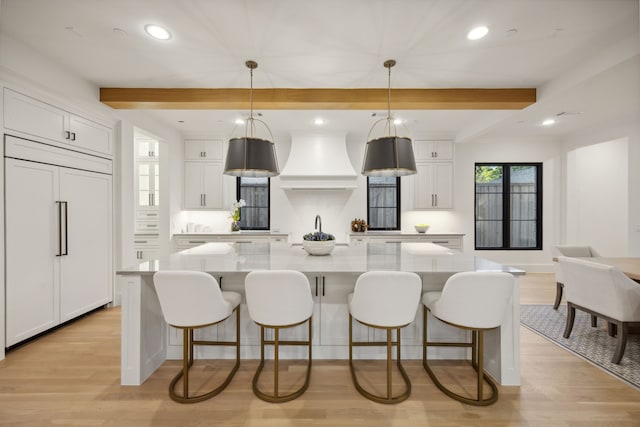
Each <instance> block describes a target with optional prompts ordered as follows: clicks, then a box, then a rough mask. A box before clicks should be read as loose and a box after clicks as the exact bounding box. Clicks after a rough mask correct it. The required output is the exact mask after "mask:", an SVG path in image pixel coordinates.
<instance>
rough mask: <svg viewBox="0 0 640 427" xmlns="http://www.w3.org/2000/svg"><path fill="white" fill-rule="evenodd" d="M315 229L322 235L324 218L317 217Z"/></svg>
mask: <svg viewBox="0 0 640 427" xmlns="http://www.w3.org/2000/svg"><path fill="white" fill-rule="evenodd" d="M318 223H320V228H318ZM315 228H317V229H318V231H319V232H320V233H322V218H320V215H316V223H315Z"/></svg>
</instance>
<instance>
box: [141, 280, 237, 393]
mask: <svg viewBox="0 0 640 427" xmlns="http://www.w3.org/2000/svg"><path fill="white" fill-rule="evenodd" d="M153 283H154V285H155V288H156V293H157V294H158V300H159V301H160V307H161V309H162V314H163V315H164V319H165V321H166V322H167V323H168V324H169V325H171V326H173V327H174V328H178V329H182V337H183V342H182V346H183V352H182V370H181V371H180V372H178V374H177V375H176V376H175V377H174V378H173V380H171V384H170V385H169V396H170V397H171V399H173V400H175V401H176V402H180V403H195V402H201V401H203V400H207V399H210V398H212V397H213V396H215V395H217V394H219V393H220V392H221V391H222V390H224V389H225V388H226V387H227V385H229V383H230V382H231V379H232V378H233V376H234V374H235V373H236V371H237V370H238V367H239V366H240V310H239V309H238V307H239V306H240V301H241V295H240V294H239V293H237V292H223V291H221V290H220V287H219V286H218V282H217V281H216V279H215V278H213V276H211V275H210V274H207V273H203V272H200V271H159V272H157V273H156V274H154V275H153ZM233 312H235V313H236V340H235V341H205V340H194V339H193V330H194V329H199V328H204V327H207V326H211V325H215V324H217V323H220V322H222V321H224V320H226V319H227V318H229V317H230V316H231V314H232V313H233ZM194 345H211V346H233V347H235V348H236V363H235V365H234V366H233V368H232V369H231V372H230V373H229V375H228V376H227V377H226V378H225V380H224V381H223V382H222V384H221V385H219V386H218V387H216V388H215V389H213V390H211V391H209V392H207V393H204V394H199V395H196V396H190V395H189V368H191V366H192V365H193V346H194ZM180 378H183V381H182V394H181V395H180V394H178V393H177V392H176V391H175V385H176V383H177V382H178V380H180Z"/></svg>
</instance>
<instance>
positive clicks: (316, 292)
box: [316, 276, 318, 296]
mask: <svg viewBox="0 0 640 427" xmlns="http://www.w3.org/2000/svg"><path fill="white" fill-rule="evenodd" d="M316 296H318V276H316Z"/></svg>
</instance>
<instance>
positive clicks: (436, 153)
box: [414, 140, 453, 161]
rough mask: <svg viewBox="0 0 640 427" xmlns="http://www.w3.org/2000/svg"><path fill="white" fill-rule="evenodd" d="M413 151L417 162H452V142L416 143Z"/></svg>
mask: <svg viewBox="0 0 640 427" xmlns="http://www.w3.org/2000/svg"><path fill="white" fill-rule="evenodd" d="M414 151H415V158H416V160H417V161H421V160H428V161H432V160H452V159H453V141H447V140H442V141H416V142H415V143H414Z"/></svg>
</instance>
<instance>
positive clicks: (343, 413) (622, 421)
mask: <svg viewBox="0 0 640 427" xmlns="http://www.w3.org/2000/svg"><path fill="white" fill-rule="evenodd" d="M554 295H555V283H554V282H553V276H552V275H543V274H533V275H527V276H526V277H525V278H523V279H522V280H521V302H523V303H544V304H551V303H552V302H553V298H554ZM119 330H120V312H119V310H118V309H108V310H102V311H100V312H97V313H95V314H93V315H90V316H88V317H86V318H84V319H82V320H80V321H78V322H75V323H73V324H71V325H68V326H66V327H64V328H62V329H60V330H58V331H56V332H54V333H52V334H50V335H48V336H45V337H42V338H40V339H38V340H37V341H35V342H32V343H29V344H28V345H25V346H23V347H21V348H18V349H16V350H14V351H12V352H10V353H8V355H7V358H6V359H5V360H4V361H2V362H0V425H11V426H39V425H61V426H72V425H82V426H93V425H110V426H146V425H153V426H209V425H211V426H214V425H215V426H305V425H310V426H320V425H321V426H346V425H348V426H364V425H367V426H583V425H602V426H639V425H640V391H638V390H636V389H634V388H632V387H630V386H628V385H626V384H624V383H622V382H621V381H619V380H617V379H615V378H613V377H611V376H609V375H608V374H606V373H604V372H602V371H601V370H599V369H598V368H596V367H594V366H592V365H590V364H589V363H587V362H585V361H583V360H581V359H579V358H577V357H576V356H573V355H572V354H570V353H569V352H567V351H565V350H563V349H561V348H559V347H557V346H555V345H554V344H551V343H549V342H548V341H546V340H545V339H543V338H541V337H539V336H538V335H536V334H534V333H532V332H530V331H529V330H527V329H525V328H521V352H522V359H521V360H522V385H521V386H520V387H500V399H499V401H498V402H497V403H496V404H495V405H492V406H490V407H485V408H476V407H471V406H465V405H462V404H460V403H458V402H456V401H453V400H451V399H449V398H447V397H446V396H444V395H443V394H442V393H441V392H440V391H439V390H438V389H437V388H436V387H435V386H434V385H433V384H432V383H431V381H430V380H429V378H428V377H427V374H426V373H425V371H424V370H423V369H422V365H421V363H420V362H417V361H407V362H405V367H406V369H407V372H408V374H409V376H410V378H411V381H412V384H413V389H412V394H411V397H410V398H409V399H408V400H407V401H405V402H403V403H400V404H398V405H382V404H376V403H373V402H370V401H369V400H367V399H365V398H363V397H362V396H360V395H359V394H358V393H357V391H356V390H355V389H354V387H353V385H352V383H351V378H350V374H349V368H348V364H347V362H346V361H315V362H314V364H313V373H312V379H311V385H310V387H309V389H308V390H307V392H306V393H305V394H304V395H303V396H302V397H301V398H299V399H297V400H295V401H293V402H289V403H285V404H269V403H266V402H263V401H261V400H259V399H257V398H256V397H254V395H253V393H252V391H251V379H252V377H253V373H254V370H255V368H256V366H257V362H256V361H253V360H248V361H243V362H242V364H241V367H240V370H239V371H238V373H237V374H236V376H235V378H234V379H233V381H232V382H231V384H230V386H229V387H228V388H227V390H225V391H224V392H222V394H220V395H219V396H217V397H215V398H213V399H211V400H208V401H205V402H201V403H197V404H191V405H181V404H178V403H175V402H173V401H171V400H170V399H169V396H168V394H167V386H168V383H169V381H170V379H171V377H172V376H173V375H174V374H175V372H176V371H177V369H179V368H178V364H179V362H176V361H168V362H166V363H165V364H164V365H163V366H162V367H161V368H160V369H159V370H158V371H157V372H156V373H155V374H154V375H153V376H152V377H151V378H150V379H148V380H147V381H146V382H145V383H144V384H143V385H142V386H140V387H123V386H120V384H119V380H120V377H119V372H120V353H119V352H120V341H119V339H120V333H119ZM197 363H198V366H197V371H198V373H202V374H205V375H206V376H207V377H208V378H213V379H214V380H215V378H216V377H219V375H218V374H220V375H222V374H223V372H222V368H224V367H222V368H221V367H220V364H219V363H218V362H217V361H216V362H212V363H204V362H202V363H200V362H197ZM377 363H378V362H370V363H368V362H361V365H360V366H362V372H363V373H364V374H365V375H366V376H367V377H370V378H371V380H370V381H369V383H371V385H372V386H374V387H375V386H379V385H380V382H381V381H383V379H382V377H381V376H380V375H374V372H372V371H370V370H369V369H370V368H374V369H376V371H377V370H380V369H383V368H382V366H381V365H379V364H377ZM288 368H289V370H288V372H287V373H289V374H292V375H297V377H298V378H301V377H302V372H303V366H302V365H301V364H299V363H293V364H291V365H290V366H288ZM443 368H446V375H445V373H444V372H443V375H445V376H444V380H445V381H447V382H450V383H452V382H453V383H457V384H460V383H461V382H464V381H465V380H467V379H470V378H471V376H472V375H471V372H470V371H469V369H467V368H461V367H460V366H458V364H455V365H454V366H451V365H449V364H446V363H441V364H440V366H439V369H443ZM194 369H195V367H194ZM196 385H197V384H196ZM284 385H285V386H286V384H284Z"/></svg>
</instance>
